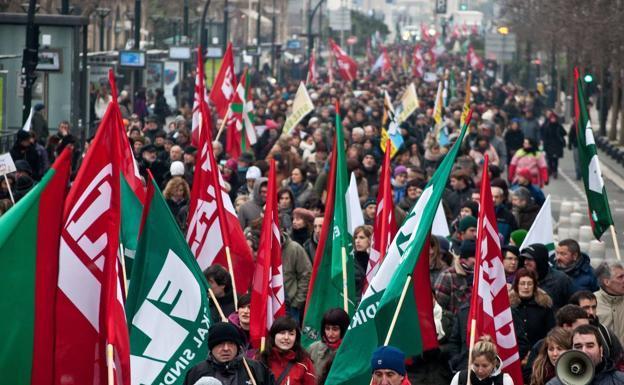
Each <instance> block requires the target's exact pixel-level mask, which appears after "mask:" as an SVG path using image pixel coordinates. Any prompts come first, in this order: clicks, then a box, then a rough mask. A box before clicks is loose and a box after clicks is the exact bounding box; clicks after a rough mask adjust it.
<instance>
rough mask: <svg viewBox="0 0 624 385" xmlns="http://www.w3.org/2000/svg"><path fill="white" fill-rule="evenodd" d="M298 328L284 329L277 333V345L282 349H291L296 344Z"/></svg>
mask: <svg viewBox="0 0 624 385" xmlns="http://www.w3.org/2000/svg"><path fill="white" fill-rule="evenodd" d="M296 338H297V331H296V330H294V329H293V330H283V331H281V332H279V333H277V334H276V335H275V346H277V347H278V348H279V349H280V350H284V351H285V350H290V349H292V347H293V346H295V339H296Z"/></svg>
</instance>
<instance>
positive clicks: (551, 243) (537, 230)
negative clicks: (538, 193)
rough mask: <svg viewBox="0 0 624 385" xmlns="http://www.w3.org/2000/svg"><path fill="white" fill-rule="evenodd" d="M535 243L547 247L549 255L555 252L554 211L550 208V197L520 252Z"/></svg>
mask: <svg viewBox="0 0 624 385" xmlns="http://www.w3.org/2000/svg"><path fill="white" fill-rule="evenodd" d="M534 243H541V244H542V245H544V246H546V248H547V249H548V252H549V253H552V252H553V251H555V238H554V236H553V220H552V210H551V206H550V195H548V196H547V197H546V200H545V201H544V204H543V205H542V208H541V209H540V211H539V213H538V214H537V216H536V217H535V220H534V221H533V224H532V225H531V228H530V229H529V231H528V232H527V235H526V237H524V241H523V242H522V245H521V246H520V250H522V249H524V248H525V247H528V246H529V245H532V244H534Z"/></svg>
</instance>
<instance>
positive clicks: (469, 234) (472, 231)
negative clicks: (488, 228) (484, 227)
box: [462, 227, 477, 240]
mask: <svg viewBox="0 0 624 385" xmlns="http://www.w3.org/2000/svg"><path fill="white" fill-rule="evenodd" d="M466 239H475V240H476V239H477V228H476V227H469V228H467V229H466V231H464V232H463V233H462V240H466Z"/></svg>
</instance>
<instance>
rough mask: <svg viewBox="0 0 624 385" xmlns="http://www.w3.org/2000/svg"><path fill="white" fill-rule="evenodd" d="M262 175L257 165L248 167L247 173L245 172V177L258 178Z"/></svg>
mask: <svg viewBox="0 0 624 385" xmlns="http://www.w3.org/2000/svg"><path fill="white" fill-rule="evenodd" d="M261 176H262V174H261V172H260V169H259V168H258V167H256V166H251V167H249V168H248V169H247V174H245V179H253V180H256V179H258V178H260V177H261Z"/></svg>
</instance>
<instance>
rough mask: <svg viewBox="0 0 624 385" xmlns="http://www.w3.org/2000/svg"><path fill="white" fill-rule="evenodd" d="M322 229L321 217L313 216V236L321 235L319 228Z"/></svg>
mask: <svg viewBox="0 0 624 385" xmlns="http://www.w3.org/2000/svg"><path fill="white" fill-rule="evenodd" d="M322 229H323V217H316V218H314V236H315V237H316V239H318V238H319V237H320V236H321V230H322Z"/></svg>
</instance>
